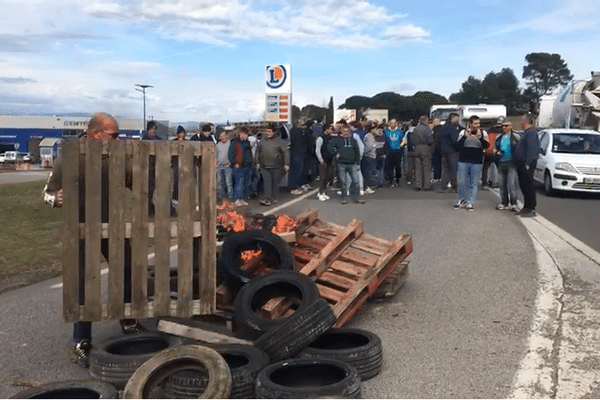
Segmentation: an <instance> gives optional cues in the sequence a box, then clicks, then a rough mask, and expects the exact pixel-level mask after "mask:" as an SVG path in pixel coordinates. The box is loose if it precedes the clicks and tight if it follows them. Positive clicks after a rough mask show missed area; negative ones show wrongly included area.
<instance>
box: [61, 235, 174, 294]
mask: <svg viewBox="0 0 600 400" xmlns="http://www.w3.org/2000/svg"><path fill="white" fill-rule="evenodd" d="M175 250H177V245H175V246H171V248H170V249H169V251H175ZM153 258H154V253H150V254H148V260H151V259H153ZM106 274H108V268H104V269H103V270H101V271H100V275H106ZM61 287H63V283H62V282H60V283H57V284H55V285H52V286H50V289H60V288H61Z"/></svg>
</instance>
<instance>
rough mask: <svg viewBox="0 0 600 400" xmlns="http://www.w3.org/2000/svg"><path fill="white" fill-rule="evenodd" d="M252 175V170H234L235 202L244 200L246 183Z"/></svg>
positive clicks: (239, 168)
mask: <svg viewBox="0 0 600 400" xmlns="http://www.w3.org/2000/svg"><path fill="white" fill-rule="evenodd" d="M249 175H250V168H247V167H238V168H233V198H234V199H235V200H244V191H245V189H246V182H247V181H248V178H249Z"/></svg>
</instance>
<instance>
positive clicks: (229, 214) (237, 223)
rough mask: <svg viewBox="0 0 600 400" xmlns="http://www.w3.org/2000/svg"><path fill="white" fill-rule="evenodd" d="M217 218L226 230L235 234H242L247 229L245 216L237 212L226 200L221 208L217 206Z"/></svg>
mask: <svg viewBox="0 0 600 400" xmlns="http://www.w3.org/2000/svg"><path fill="white" fill-rule="evenodd" d="M217 218H218V220H219V223H220V224H221V225H223V227H224V228H225V229H228V230H232V231H234V232H241V231H243V230H244V229H246V219H245V218H244V216H243V215H241V214H240V213H238V212H237V211H235V210H234V209H233V205H231V204H230V203H228V202H227V201H225V200H223V203H221V205H220V206H217Z"/></svg>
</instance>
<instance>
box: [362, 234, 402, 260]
mask: <svg viewBox="0 0 600 400" xmlns="http://www.w3.org/2000/svg"><path fill="white" fill-rule="evenodd" d="M365 236H366V237H365ZM360 239H361V240H360V241H358V240H357V241H356V243H354V245H353V247H355V248H357V249H360V250H362V251H366V252H369V253H372V254H375V255H377V256H380V255H382V254H383V253H385V252H386V251H387V250H388V249H389V247H390V245H391V244H392V243H391V242H388V241H384V240H382V239H378V238H376V237H374V236H369V235H363V237H361V238H360Z"/></svg>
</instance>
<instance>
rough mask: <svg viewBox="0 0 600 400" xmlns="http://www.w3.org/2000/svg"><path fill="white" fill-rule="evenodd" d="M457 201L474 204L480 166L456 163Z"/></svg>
mask: <svg viewBox="0 0 600 400" xmlns="http://www.w3.org/2000/svg"><path fill="white" fill-rule="evenodd" d="M457 175H458V199H459V200H462V201H466V202H467V203H469V204H475V199H476V198H477V187H478V186H479V177H480V175H481V164H471V163H465V162H460V161H459V163H458V171H457Z"/></svg>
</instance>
